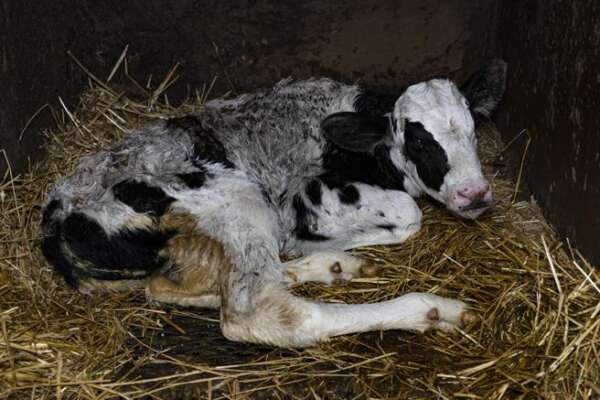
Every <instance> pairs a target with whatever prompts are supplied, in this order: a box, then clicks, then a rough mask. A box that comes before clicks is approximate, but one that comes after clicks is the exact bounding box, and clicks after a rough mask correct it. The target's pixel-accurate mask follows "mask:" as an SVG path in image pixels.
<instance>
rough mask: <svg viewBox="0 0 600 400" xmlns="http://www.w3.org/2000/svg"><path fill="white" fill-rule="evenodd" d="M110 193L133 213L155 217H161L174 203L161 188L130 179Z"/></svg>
mask: <svg viewBox="0 0 600 400" xmlns="http://www.w3.org/2000/svg"><path fill="white" fill-rule="evenodd" d="M186 183H187V182H186ZM112 191H113V194H114V196H115V198H116V199H117V200H119V201H122V202H123V203H125V204H127V205H128V206H129V207H131V208H133V210H134V211H135V212H138V213H148V214H151V215H152V216H155V217H160V216H161V215H163V214H164V213H165V211H166V210H167V208H168V207H169V205H170V204H171V203H172V202H173V201H175V199H174V198H172V197H170V196H167V194H166V193H165V192H164V191H163V190H162V189H161V188H158V187H155V186H150V185H148V184H147V183H145V182H139V181H134V180H131V179H127V180H124V181H122V182H120V183H118V184H116V185H115V186H113V188H112Z"/></svg>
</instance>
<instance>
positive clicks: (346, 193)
mask: <svg viewBox="0 0 600 400" xmlns="http://www.w3.org/2000/svg"><path fill="white" fill-rule="evenodd" d="M338 197H339V198H340V201H341V202H342V203H344V204H355V203H357V202H358V200H360V194H359V193H358V189H356V187H355V186H353V185H346V186H344V187H343V188H342V189H341V190H340V192H339V194H338Z"/></svg>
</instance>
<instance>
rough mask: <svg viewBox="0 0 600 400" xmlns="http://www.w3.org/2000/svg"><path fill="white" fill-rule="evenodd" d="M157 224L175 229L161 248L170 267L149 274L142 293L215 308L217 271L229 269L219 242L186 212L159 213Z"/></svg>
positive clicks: (158, 298) (162, 300) (166, 299)
mask: <svg viewBox="0 0 600 400" xmlns="http://www.w3.org/2000/svg"><path fill="white" fill-rule="evenodd" d="M160 227H161V229H162V230H164V231H176V232H177V233H176V234H175V235H174V236H173V237H172V238H171V239H169V241H168V242H167V246H166V247H165V249H164V250H163V251H162V252H161V255H162V256H163V257H165V258H167V259H168V260H169V263H170V264H171V267H170V268H169V269H168V270H167V271H165V272H163V273H162V274H160V275H156V276H153V277H152V278H150V280H149V281H148V283H147V285H146V297H147V298H148V299H149V300H151V301H158V302H162V303H172V304H178V305H181V306H194V307H208V308H218V307H219V305H220V303H221V296H220V293H219V273H220V272H221V270H223V269H225V270H228V269H229V266H228V263H229V261H228V259H227V257H226V256H225V254H224V253H223V248H222V247H221V245H220V244H219V243H218V242H217V241H215V240H212V239H211V238H209V237H208V236H207V235H205V234H204V233H202V232H201V231H200V230H199V228H198V226H197V221H196V219H195V218H194V217H193V216H192V215H190V214H187V213H170V214H167V215H165V216H163V217H162V218H161V222H160Z"/></svg>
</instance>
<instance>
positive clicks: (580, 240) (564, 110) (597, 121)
mask: <svg viewBox="0 0 600 400" xmlns="http://www.w3.org/2000/svg"><path fill="white" fill-rule="evenodd" d="M511 5H512V6H511ZM499 26H500V31H499V35H498V46H499V49H500V51H501V53H502V55H503V57H504V58H505V59H506V60H507V61H508V63H509V73H508V82H507V92H506V96H505V98H504V100H503V103H502V107H501V109H500V112H499V115H498V122H499V125H500V128H501V131H502V132H503V134H504V135H505V139H506V141H508V140H510V139H512V138H513V137H514V136H515V135H516V134H518V133H519V132H520V131H521V130H523V129H527V130H528V132H529V133H530V135H531V137H532V140H533V141H532V144H531V147H530V149H529V151H528V154H527V161H526V177H527V184H528V186H529V189H530V190H531V192H532V193H533V195H534V196H535V198H536V199H537V201H538V202H539V203H540V205H541V206H542V208H543V210H544V213H545V214H546V216H547V218H548V219H549V220H550V222H552V223H553V224H554V225H555V226H556V227H557V228H558V230H559V232H560V233H561V234H562V236H563V237H564V238H569V239H570V240H571V241H574V242H575V244H576V245H577V246H578V247H579V248H580V249H581V250H582V251H583V252H584V253H585V254H586V255H587V256H588V257H589V258H590V259H591V260H592V262H594V263H595V264H599V263H600V247H598V245H597V241H598V238H599V237H600V211H599V204H600V2H597V1H593V0H587V1H573V2H570V1H563V2H557V1H551V2H548V1H543V0H527V1H524V2H521V3H520V5H519V6H518V7H515V6H514V4H513V3H512V2H508V1H505V2H503V7H502V12H501V17H500V24H499Z"/></svg>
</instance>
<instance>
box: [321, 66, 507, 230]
mask: <svg viewBox="0 0 600 400" xmlns="http://www.w3.org/2000/svg"><path fill="white" fill-rule="evenodd" d="M505 74H506V64H505V63H504V62H503V61H500V60H493V61H491V62H490V63H489V64H487V65H486V66H484V68H482V69H481V70H480V71H478V72H477V73H476V74H475V75H474V76H473V77H471V79H469V81H468V82H467V84H466V85H465V86H464V87H463V88H462V91H461V90H459V89H458V88H457V87H456V85H455V84H454V83H452V82H451V81H448V80H441V79H433V80H430V81H426V82H421V83H419V84H416V85H413V86H411V87H409V88H408V89H407V90H406V91H405V92H404V93H403V94H402V95H401V96H400V97H399V98H398V100H397V101H396V103H395V106H394V110H393V112H392V113H391V114H388V115H386V116H379V117H377V116H372V115H365V114H360V113H338V114H334V115H331V116H329V117H328V118H327V119H325V120H324V121H323V124H322V129H323V133H324V135H325V137H326V138H327V139H329V140H330V141H331V142H333V143H335V144H336V145H338V146H339V147H341V148H343V149H345V150H348V151H354V152H369V153H371V154H373V155H374V156H375V157H386V158H387V160H383V161H382V162H381V163H380V164H381V165H386V166H391V167H392V168H394V169H395V170H396V173H398V174H404V176H405V179H404V187H405V189H406V190H407V191H408V192H409V193H410V194H411V195H419V194H421V193H427V194H428V195H430V196H431V197H433V198H434V199H436V200H438V201H439V202H441V203H443V204H444V205H445V206H446V208H448V209H449V210H450V211H451V212H453V213H455V214H457V215H459V216H461V217H464V218H477V217H478V216H479V215H481V214H482V213H483V212H484V211H485V210H486V209H487V208H489V207H490V206H491V204H492V190H491V187H490V184H489V182H488V181H487V180H486V179H485V177H484V176H483V173H482V171H481V164H480V162H479V157H478V156H477V137H476V134H475V121H474V119H473V117H474V116H475V117H476V118H478V117H486V118H487V117H489V115H490V114H491V113H492V111H493V110H494V108H495V107H496V105H497V104H498V102H499V101H500V98H501V97H502V94H503V92H504V81H505ZM382 148H383V149H385V151H381V149H382ZM376 149H377V151H376ZM386 173H390V171H386ZM391 173H394V171H391Z"/></svg>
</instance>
